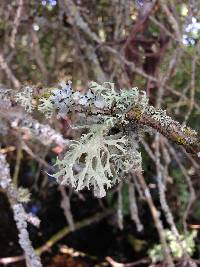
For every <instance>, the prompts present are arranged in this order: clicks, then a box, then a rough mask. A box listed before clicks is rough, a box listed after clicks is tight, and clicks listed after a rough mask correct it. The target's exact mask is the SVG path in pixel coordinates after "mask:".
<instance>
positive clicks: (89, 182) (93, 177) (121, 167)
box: [53, 125, 133, 197]
mask: <svg viewBox="0 0 200 267" xmlns="http://www.w3.org/2000/svg"><path fill="white" fill-rule="evenodd" d="M127 142H128V140H127V139H126V137H124V136H118V135H111V136H109V135H107V127H106V126H105V125H96V126H95V127H93V128H92V129H91V131H90V132H89V133H88V134H86V135H83V136H82V138H81V140H80V141H79V142H76V143H74V144H73V145H71V146H70V149H69V151H68V152H67V153H66V154H65V156H64V158H63V159H62V160H59V159H58V160H57V163H56V165H57V167H58V169H59V171H58V172H57V173H56V174H55V175H53V176H54V177H56V178H57V181H58V182H60V183H61V184H64V185H70V186H72V187H73V188H75V189H76V190H77V191H79V190H81V189H83V188H84V187H87V188H90V187H92V188H93V190H94V194H95V196H97V197H104V196H105V194H106V191H105V189H106V188H110V187H111V186H112V185H113V183H115V182H116V181H118V179H117V177H116V176H117V175H118V174H119V173H120V172H127V171H128V170H129V169H130V168H131V167H132V166H133V164H132V162H130V161H129V157H127V149H126V146H127ZM76 165H78V166H81V169H80V170H78V171H76V169H75V166H76Z"/></svg>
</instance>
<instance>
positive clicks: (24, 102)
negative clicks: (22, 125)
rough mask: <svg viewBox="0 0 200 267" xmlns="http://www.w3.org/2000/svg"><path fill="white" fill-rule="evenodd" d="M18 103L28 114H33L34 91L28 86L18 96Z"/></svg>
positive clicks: (16, 97)
mask: <svg viewBox="0 0 200 267" xmlns="http://www.w3.org/2000/svg"><path fill="white" fill-rule="evenodd" d="M15 100H16V102H18V103H20V105H21V106H22V107H24V108H25V110H26V111H27V112H32V111H33V109H34V107H33V89H32V87H30V86H26V87H24V88H23V90H22V91H21V92H19V93H17V94H16V96H15Z"/></svg>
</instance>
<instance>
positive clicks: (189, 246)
mask: <svg viewBox="0 0 200 267" xmlns="http://www.w3.org/2000/svg"><path fill="white" fill-rule="evenodd" d="M196 236H197V231H195V230H193V231H191V232H190V233H188V234H186V235H180V236H179V238H180V243H179V242H177V240H176V236H175V235H174V234H173V233H172V231H170V230H165V237H166V240H167V243H168V245H169V248H170V250H171V253H172V255H173V257H174V258H181V257H182V256H183V253H184V251H186V252H187V253H188V254H189V255H190V256H192V254H193V253H194V250H195V241H194V239H195V237H196ZM148 254H149V257H150V258H151V260H152V262H154V263H156V262H158V261H162V260H163V259H164V255H163V252H162V246H161V245H155V246H154V247H153V248H151V249H150V250H149V251H148Z"/></svg>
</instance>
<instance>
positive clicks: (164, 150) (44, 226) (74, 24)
mask: <svg viewBox="0 0 200 267" xmlns="http://www.w3.org/2000/svg"><path fill="white" fill-rule="evenodd" d="M136 2H137V3H136ZM199 18H200V2H199V1H192V0H191V1H189V0H187V1H179V0H167V1H147V0H146V1H145V0H143V1H133V0H37V1H36V0H1V1H0V69H1V72H0V83H1V85H0V86H1V87H2V88H12V89H13V90H16V92H17V91H18V90H19V89H20V88H21V87H22V86H23V85H25V84H30V85H34V88H35V90H36V91H37V92H38V93H40V91H42V90H44V89H45V88H47V87H51V86H54V85H55V84H57V83H58V82H59V81H61V80H65V81H67V80H72V81H73V86H74V87H76V88H78V90H83V91H85V90H86V88H87V83H88V81H91V80H94V81H97V82H100V83H102V82H105V81H110V82H112V81H113V82H115V83H116V85H117V87H118V88H122V89H123V88H130V87H134V86H137V87H138V88H139V89H141V90H145V91H146V93H147V95H148V96H149V99H150V103H151V104H152V105H154V106H157V107H162V108H164V109H166V110H167V113H168V114H169V115H170V116H172V117H173V118H174V119H176V120H178V121H179V122H180V123H182V124H183V125H185V124H186V123H187V124H188V125H190V126H191V127H192V128H194V129H195V130H197V131H198V130H200V117H199V112H200V100H199V99H200V75H199V73H200V19H199ZM34 115H35V117H36V118H37V119H39V120H40V121H42V122H43V121H44V120H45V119H44V118H41V115H39V114H34ZM0 123H1V122H0ZM48 123H50V125H51V126H52V127H53V128H54V129H56V130H58V131H60V132H61V133H62V134H63V136H64V137H66V138H70V139H73V138H76V133H75V131H73V130H72V129H71V128H70V127H69V125H68V124H67V123H66V122H65V121H63V120H61V119H60V120H53V119H52V120H50V121H49V122H48ZM1 129H3V126H0V131H1ZM0 134H1V135H0V143H1V149H0V150H1V153H6V154H7V158H8V160H9V162H10V166H11V174H12V176H15V179H16V180H17V184H18V185H19V186H23V187H26V188H28V189H29V191H30V192H31V195H32V197H31V201H30V203H29V204H27V207H26V209H27V211H30V212H33V213H35V214H36V215H37V216H39V218H40V219H41V222H42V223H41V228H40V229H39V231H36V230H35V229H33V228H31V227H30V234H31V237H32V240H33V245H34V247H39V246H41V245H42V244H43V243H45V242H46V241H47V240H48V239H49V238H51V236H53V235H54V234H56V233H57V231H59V230H60V229H61V228H62V227H64V226H65V225H66V223H67V222H66V218H65V216H64V214H63V210H64V209H63V210H62V205H61V204H60V203H61V202H62V198H63V194H62V193H61V191H60V189H59V188H58V186H57V184H56V182H55V181H54V180H53V179H51V178H50V177H48V175H47V173H46V171H45V167H44V166H43V165H42V163H41V162H38V161H37V160H36V158H37V157H39V158H41V159H42V160H44V161H46V162H47V163H48V164H50V165H53V163H54V162H55V158H56V156H57V155H58V154H59V152H58V150H56V149H52V148H48V147H44V146H41V145H38V144H36V143H34V142H31V141H30V142H29V146H30V148H31V150H32V152H33V154H34V155H35V156H36V158H35V157H32V156H31V155H30V154H28V153H27V151H24V149H23V148H22V147H21V138H22V137H21V136H20V133H19V132H16V133H13V132H9V135H8V134H7V135H6V136H5V135H3V134H2V133H1V132H0ZM159 144H160V145H159V150H160V154H159V155H158V154H157V152H156V141H155V134H154V132H152V133H150V134H149V135H147V136H145V137H144V138H143V139H142V142H141V152H142V157H143V170H144V171H143V175H144V178H145V181H146V184H147V187H148V189H149V190H150V193H151V196H152V199H153V201H154V204H155V206H156V207H157V209H158V210H159V211H160V212H161V215H162V216H161V219H162V221H163V224H164V228H169V223H168V222H167V220H166V217H165V212H164V211H162V207H161V206H162V205H161V203H160V202H161V201H160V196H159V193H158V191H159V190H158V185H157V179H158V172H157V170H156V158H157V157H158V156H159V157H160V162H161V164H162V166H163V168H164V169H165V175H164V178H163V179H164V183H165V186H166V190H167V191H166V199H167V202H168V205H169V207H170V209H171V212H172V214H173V215H174V221H175V224H176V226H177V228H178V229H179V231H180V233H182V234H184V233H186V232H187V230H191V229H199V227H200V225H199V221H200V200H199V196H200V182H199V181H200V179H199V178H200V177H199V168H200V165H199V164H200V160H199V159H197V158H192V157H191V156H190V155H188V154H187V153H186V152H185V151H184V150H183V149H182V148H180V147H178V146H177V145H174V144H171V143H170V142H169V141H168V140H166V139H165V138H163V137H162V136H160V137H159ZM10 147H12V148H13V149H11V150H9V148H10ZM16 166H17V167H16ZM131 179H132V178H131ZM130 186H131V182H130V179H129V177H125V179H124V182H123V184H122V185H120V186H117V187H115V188H114V189H112V190H111V191H109V192H108V194H107V196H106V198H104V199H95V198H94V197H93V196H92V193H90V192H88V191H86V192H81V193H80V194H77V193H74V192H72V191H71V189H70V188H67V189H66V190H64V191H65V193H64V197H66V196H67V197H68V198H69V199H70V200H69V201H70V213H71V214H72V216H73V220H74V221H75V222H79V221H81V220H82V219H84V218H86V217H88V216H95V214H96V213H97V212H98V211H102V210H105V209H110V208H111V209H114V210H116V212H114V214H112V216H111V218H110V219H108V220H106V221H104V220H103V222H102V221H101V222H99V223H98V224H97V225H96V224H94V225H92V226H91V228H90V229H85V230H78V231H75V232H74V233H72V234H71V235H69V236H68V237H66V238H65V239H63V240H62V242H60V243H57V244H56V246H54V247H53V248H52V250H51V251H49V252H48V253H47V255H46V256H44V266H94V265H95V264H100V262H101V261H102V262H104V264H108V266H109V264H110V265H111V266H117V265H114V263H113V262H112V261H111V260H110V259H109V260H108V261H107V262H106V261H105V257H106V256H111V257H113V258H114V259H115V260H116V261H119V262H123V261H125V262H126V261H135V260H138V259H143V258H146V257H147V256H148V252H147V251H148V249H149V248H150V247H153V245H155V244H158V243H159V241H158V236H157V233H156V230H155V225H154V221H153V220H152V217H151V214H150V211H149V208H148V205H147V204H146V202H145V195H144V192H140V191H142V189H141V188H140V187H139V186H138V188H135V189H134V190H135V195H136V198H135V199H132V198H130V194H129V191H130V189H129V187H130ZM193 193H195V198H191V194H193ZM0 197H1V201H0V206H1V210H0V218H1V219H0V239H1V242H0V243H1V244H0V248H1V250H0V251H1V252H0V256H1V257H8V256H16V255H20V254H21V250H20V248H19V247H18V245H17V234H16V230H13V229H15V228H14V226H13V225H12V224H10V223H9V224H8V222H12V218H11V214H10V212H9V209H8V203H7V202H6V200H5V198H4V197H3V194H1V195H0ZM130 201H136V202H137V211H138V214H139V217H140V218H141V222H142V224H143V225H144V231H142V232H139V233H138V232H137V230H136V226H135V224H134V223H133V222H132V220H131V217H132V216H133V215H131V212H130V210H131V209H130ZM68 220H69V218H68V219H67V221H68ZM68 224H69V221H68ZM10 231H11V232H10ZM184 231H186V232H184ZM195 240H196V244H198V242H199V237H198V235H197V236H196V237H195ZM64 245H67V246H69V247H73V248H74V249H77V250H82V251H84V252H85V253H86V255H87V257H88V258H87V260H85V262H84V263H83V262H79V263H77V264H79V265H73V264H76V263H70V264H71V265H65V264H67V263H66V262H65V260H63V259H62V261H63V262H64V263H58V262H61V259H58V258H56V259H55V258H54V260H52V259H53V257H54V256H55V255H57V254H58V253H61V254H62V251H64V249H63V246H64ZM5 248H6V249H5ZM62 249H63V250H62ZM154 249H155V247H154ZM193 252H194V254H193V255H194V257H195V258H198V257H199V253H200V251H199V248H198V245H196V246H195V247H194V248H193ZM152 253H153V252H152ZM89 254H93V255H94V256H95V257H93V258H91V257H90V256H88V255H89ZM191 254H192V253H191ZM67 255H68V254H67ZM79 256H80V255H79ZM55 257H58V255H57V256H55ZM70 257H71V256H70ZM84 257H86V256H84ZM84 257H83V258H84ZM72 258H73V257H72ZM161 258H162V257H161ZM70 260H71V262H72V259H71V258H70ZM70 260H69V258H68V261H67V262H68V264H69V262H70ZM50 262H51V263H50ZM91 262H92V263H91ZM108 262H109V263H108ZM48 264H49V265H48ZM50 264H51V265H50ZM59 264H60V265H59ZM62 264H63V265H62ZM84 264H85V265H84ZM13 266H14V265H13ZM15 266H16V265H15ZM102 266H103V265H102ZM120 266H121V265H120ZM138 266H149V263H145V262H144V263H142V262H141V265H138ZM151 266H154V265H151ZM155 266H157V265H155ZM158 266H161V265H158ZM163 266H164V265H163Z"/></svg>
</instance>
